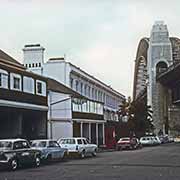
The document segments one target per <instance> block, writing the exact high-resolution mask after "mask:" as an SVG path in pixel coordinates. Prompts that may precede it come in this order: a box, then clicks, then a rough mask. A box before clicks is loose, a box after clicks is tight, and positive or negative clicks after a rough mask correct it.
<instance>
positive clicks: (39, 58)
mask: <svg viewBox="0 0 180 180" xmlns="http://www.w3.org/2000/svg"><path fill="white" fill-rule="evenodd" d="M23 51H24V65H25V66H26V67H27V68H28V69H29V70H31V71H33V72H35V73H38V74H41V75H43V76H47V77H50V78H52V79H55V80H56V81H58V82H60V83H62V84H64V85H65V86H67V87H69V88H71V89H72V90H74V91H76V92H77V93H79V94H81V95H82V96H84V97H86V98H88V99H89V100H91V101H94V102H100V103H102V104H104V107H103V115H104V121H103V123H102V120H99V119H93V123H96V128H95V129H96V130H95V131H96V134H97V132H98V128H100V127H101V126H98V124H99V123H100V125H102V127H101V128H102V129H103V130H102V131H103V132H104V125H105V122H107V121H109V122H118V121H119V119H118V113H117V111H118V108H119V105H120V104H121V103H122V101H124V99H125V96H124V95H122V94H121V93H119V92H117V91H115V90H114V89H112V88H111V87H110V86H108V85H106V84H105V83H103V82H102V81H100V80H98V79H97V78H95V77H93V76H92V75H90V74H88V73H87V72H85V71H83V70H82V69H80V68H79V67H77V66H75V65H73V64H71V63H70V62H67V61H66V60H65V59H64V58H51V59H49V60H48V61H47V62H46V63H45V62H44V54H43V53H44V48H43V47H41V46H40V45H32V46H31V45H26V46H25V47H24V49H23ZM38 63H39V64H40V65H41V67H39V66H36V65H38ZM73 120H74V121H75V122H77V123H79V124H80V127H79V128H80V132H81V135H83V129H87V127H85V126H86V125H85V126H84V128H83V124H84V123H87V122H88V123H91V122H90V121H89V120H87V119H73ZM107 128H108V127H107ZM103 132H102V134H103ZM114 134H115V132H112V136H114ZM103 136H104V135H103ZM96 139H97V138H96ZM103 139H105V138H104V137H103ZM103 141H104V140H103Z"/></svg>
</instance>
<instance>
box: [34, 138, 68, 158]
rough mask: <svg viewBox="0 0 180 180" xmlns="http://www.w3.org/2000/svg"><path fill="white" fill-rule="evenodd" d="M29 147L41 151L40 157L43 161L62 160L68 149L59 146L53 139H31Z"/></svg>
mask: <svg viewBox="0 0 180 180" xmlns="http://www.w3.org/2000/svg"><path fill="white" fill-rule="evenodd" d="M31 147H32V148H33V149H37V150H40V151H41V159H42V160H44V161H56V160H62V159H64V158H65V157H67V156H68V154H69V153H68V149H67V148H61V147H60V145H59V144H58V142H57V141H55V140H49V139H42V140H33V141H31Z"/></svg>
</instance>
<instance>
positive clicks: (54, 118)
mask: <svg viewBox="0 0 180 180" xmlns="http://www.w3.org/2000/svg"><path fill="white" fill-rule="evenodd" d="M63 100H65V101H63ZM48 106H49V110H48V120H49V123H48V138H53V139H57V138H60V137H72V136H73V126H72V109H71V97H70V96H69V95H67V94H63V93H58V92H53V91H50V92H49V94H48ZM51 131H52V132H51ZM51 136H52V137H51Z"/></svg>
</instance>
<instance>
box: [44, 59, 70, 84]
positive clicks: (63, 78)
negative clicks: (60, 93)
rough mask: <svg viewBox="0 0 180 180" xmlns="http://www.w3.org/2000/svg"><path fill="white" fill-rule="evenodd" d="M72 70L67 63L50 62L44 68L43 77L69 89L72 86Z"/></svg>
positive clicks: (59, 61) (61, 61)
mask: <svg viewBox="0 0 180 180" xmlns="http://www.w3.org/2000/svg"><path fill="white" fill-rule="evenodd" d="M69 74H70V68H69V64H67V63H65V61H63V60H54V61H52V60H51V61H48V62H47V63H46V64H44V66H43V75H44V76H46V77H50V78H53V79H55V80H57V81H59V82H60V83H62V84H64V85H66V86H68V87H69V85H70V82H69V80H70V78H69Z"/></svg>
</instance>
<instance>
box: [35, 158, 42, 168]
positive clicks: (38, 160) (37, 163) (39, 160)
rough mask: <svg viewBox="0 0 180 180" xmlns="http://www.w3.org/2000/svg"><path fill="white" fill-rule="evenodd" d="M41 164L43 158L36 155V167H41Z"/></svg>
mask: <svg viewBox="0 0 180 180" xmlns="http://www.w3.org/2000/svg"><path fill="white" fill-rule="evenodd" d="M40 164H41V159H40V157H39V156H36V157H35V166H36V167H39V166H40Z"/></svg>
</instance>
